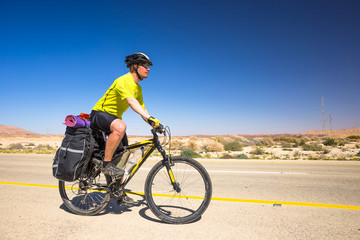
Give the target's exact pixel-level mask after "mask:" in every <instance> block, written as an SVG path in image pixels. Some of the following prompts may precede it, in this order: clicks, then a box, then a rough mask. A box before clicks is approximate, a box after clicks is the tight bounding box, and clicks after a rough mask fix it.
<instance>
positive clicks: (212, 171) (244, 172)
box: [140, 168, 308, 174]
mask: <svg viewBox="0 0 360 240" xmlns="http://www.w3.org/2000/svg"><path fill="white" fill-rule="evenodd" d="M150 169H151V168H140V170H143V171H150ZM178 171H179V170H178ZM181 171H185V172H195V170H181ZM207 172H208V173H239V174H249V173H250V174H252V173H253V174H308V173H302V172H261V171H227V170H207Z"/></svg>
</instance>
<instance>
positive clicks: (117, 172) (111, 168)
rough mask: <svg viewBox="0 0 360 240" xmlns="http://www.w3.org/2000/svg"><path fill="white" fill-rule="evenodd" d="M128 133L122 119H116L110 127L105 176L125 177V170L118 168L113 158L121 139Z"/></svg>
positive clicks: (104, 169)
mask: <svg viewBox="0 0 360 240" xmlns="http://www.w3.org/2000/svg"><path fill="white" fill-rule="evenodd" d="M125 131H126V125H125V123H124V122H123V121H122V120H120V119H115V120H114V121H112V122H111V125H110V132H111V133H110V134H109V137H108V139H107V141H106V146H105V156H104V163H103V168H102V172H103V173H104V174H107V175H110V176H114V177H120V176H122V175H124V170H122V169H119V168H117V167H116V166H115V165H114V164H113V163H112V162H111V160H112V157H113V155H114V152H115V150H116V148H117V147H118V146H119V144H120V142H121V139H122V138H123V137H124V135H125Z"/></svg>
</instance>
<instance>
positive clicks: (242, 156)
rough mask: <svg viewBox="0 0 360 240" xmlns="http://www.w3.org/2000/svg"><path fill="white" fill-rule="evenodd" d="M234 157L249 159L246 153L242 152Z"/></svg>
mask: <svg viewBox="0 0 360 240" xmlns="http://www.w3.org/2000/svg"><path fill="white" fill-rule="evenodd" d="M235 158H236V159H249V157H248V156H246V154H243V153H241V154H239V155H237V156H236V157H235Z"/></svg>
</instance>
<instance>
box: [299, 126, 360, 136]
mask: <svg viewBox="0 0 360 240" xmlns="http://www.w3.org/2000/svg"><path fill="white" fill-rule="evenodd" d="M304 134H305V135H306V134H308V135H323V134H327V135H331V136H332V135H333V136H349V135H360V127H354V128H348V129H340V130H326V131H322V130H311V131H307V132H306V133H304Z"/></svg>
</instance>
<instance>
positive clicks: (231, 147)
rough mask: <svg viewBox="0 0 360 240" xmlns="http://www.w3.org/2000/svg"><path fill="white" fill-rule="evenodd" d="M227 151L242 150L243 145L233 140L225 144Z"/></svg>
mask: <svg viewBox="0 0 360 240" xmlns="http://www.w3.org/2000/svg"><path fill="white" fill-rule="evenodd" d="M224 148H225V150H226V151H242V150H243V147H242V145H241V144H240V143H239V142H236V141H233V142H228V143H225V144H224Z"/></svg>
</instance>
